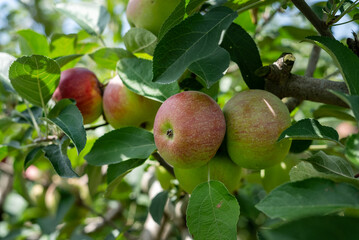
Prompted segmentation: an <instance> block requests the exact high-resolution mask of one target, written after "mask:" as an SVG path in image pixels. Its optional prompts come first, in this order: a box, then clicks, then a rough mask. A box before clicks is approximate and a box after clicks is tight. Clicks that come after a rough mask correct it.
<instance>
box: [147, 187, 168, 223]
mask: <svg viewBox="0 0 359 240" xmlns="http://www.w3.org/2000/svg"><path fill="white" fill-rule="evenodd" d="M167 199H168V192H167V191H163V192H160V193H158V194H157V195H156V196H155V197H154V198H153V199H152V201H151V205H150V214H151V216H152V218H153V220H155V222H156V223H157V224H159V225H161V220H162V216H163V212H164V210H165V206H166V202H167Z"/></svg>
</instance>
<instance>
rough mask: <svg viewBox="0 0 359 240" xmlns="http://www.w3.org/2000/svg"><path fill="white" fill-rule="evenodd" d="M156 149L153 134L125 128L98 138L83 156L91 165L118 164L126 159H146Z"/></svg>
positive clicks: (138, 129) (142, 130) (133, 128)
mask: <svg viewBox="0 0 359 240" xmlns="http://www.w3.org/2000/svg"><path fill="white" fill-rule="evenodd" d="M155 149H156V145H155V142H154V138H153V134H152V133H151V132H148V131H146V130H144V129H140V128H135V127H126V128H121V129H116V130H113V131H111V132H108V133H106V134H105V135H103V136H102V137H100V138H98V139H97V141H96V142H95V144H94V146H93V147H92V149H91V151H90V152H89V153H88V154H87V155H86V156H85V159H86V161H87V162H88V163H90V164H92V165H96V166H99V165H106V164H114V163H119V162H121V161H125V160H128V159H133V158H139V159H147V158H148V157H149V156H150V155H151V154H152V152H153V151H154V150H155Z"/></svg>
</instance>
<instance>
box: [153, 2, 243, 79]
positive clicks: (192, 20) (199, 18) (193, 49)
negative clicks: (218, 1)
mask: <svg viewBox="0 0 359 240" xmlns="http://www.w3.org/2000/svg"><path fill="white" fill-rule="evenodd" d="M236 16H237V13H236V12H233V11H232V10H231V9H229V8H226V7H218V8H213V9H212V10H211V11H209V12H208V13H207V14H205V15H201V14H195V15H193V16H191V17H189V18H187V19H186V20H184V21H183V22H181V23H180V24H178V25H176V26H175V27H173V28H172V29H171V30H169V31H168V32H167V34H166V35H165V36H164V37H163V38H162V39H161V40H160V42H159V43H158V44H157V47H156V49H155V54H154V58H153V77H154V79H153V81H155V82H160V83H170V82H174V81H176V80H177V79H178V78H179V77H180V76H181V75H182V74H183V72H184V71H185V70H186V68H187V67H189V66H190V65H191V64H192V63H193V62H196V61H198V60H199V59H202V58H204V57H206V56H208V55H210V54H211V53H212V52H213V51H214V50H215V49H217V47H218V43H219V41H220V38H221V35H222V32H223V31H224V30H226V29H227V28H228V27H229V25H230V24H231V22H232V21H233V20H234V19H235V18H236Z"/></svg>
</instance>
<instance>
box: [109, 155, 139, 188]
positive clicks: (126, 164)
mask: <svg viewBox="0 0 359 240" xmlns="http://www.w3.org/2000/svg"><path fill="white" fill-rule="evenodd" d="M145 161H146V159H129V160H126V161H122V162H120V163H116V164H111V165H109V166H108V169H107V183H108V184H109V183H111V182H112V181H114V180H115V179H116V178H118V177H121V178H123V176H124V175H125V174H126V173H128V172H129V171H131V170H132V169H134V168H136V167H138V166H141V165H142V164H143V163H144V162H145Z"/></svg>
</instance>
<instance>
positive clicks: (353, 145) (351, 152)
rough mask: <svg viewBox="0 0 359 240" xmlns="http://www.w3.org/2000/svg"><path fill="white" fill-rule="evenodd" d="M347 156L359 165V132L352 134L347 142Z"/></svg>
mask: <svg viewBox="0 0 359 240" xmlns="http://www.w3.org/2000/svg"><path fill="white" fill-rule="evenodd" d="M345 156H346V158H347V159H348V160H349V161H350V162H351V163H353V164H354V165H355V166H356V167H359V134H353V135H351V136H350V137H349V138H348V140H347V142H346V144H345Z"/></svg>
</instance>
